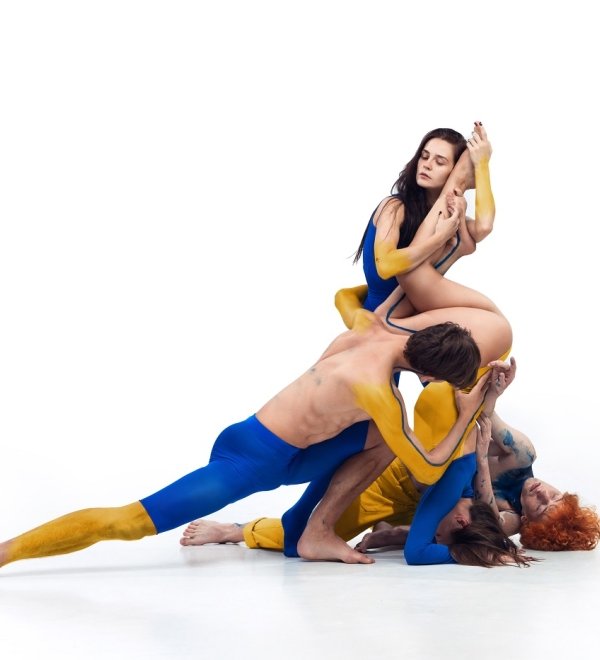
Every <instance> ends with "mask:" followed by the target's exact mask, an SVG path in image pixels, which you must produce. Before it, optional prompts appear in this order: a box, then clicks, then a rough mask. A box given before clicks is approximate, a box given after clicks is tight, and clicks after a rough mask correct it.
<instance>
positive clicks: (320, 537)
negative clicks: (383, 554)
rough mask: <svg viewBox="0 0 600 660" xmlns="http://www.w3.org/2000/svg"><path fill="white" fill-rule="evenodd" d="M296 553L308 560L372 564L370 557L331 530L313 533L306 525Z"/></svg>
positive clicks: (372, 560)
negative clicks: (354, 548) (353, 547)
mask: <svg viewBox="0 0 600 660" xmlns="http://www.w3.org/2000/svg"><path fill="white" fill-rule="evenodd" d="M298 554H299V555H300V557H302V559H308V560H310V561H343V562H344V563H345V564H373V563H375V560H374V559H373V558H372V557H368V556H367V555H363V554H361V553H360V552H357V551H356V550H353V549H352V548H351V547H350V546H349V545H348V544H347V543H345V542H344V541H342V539H341V538H340V537H339V536H336V534H335V533H334V532H333V531H330V532H321V533H318V534H317V533H314V532H311V530H310V529H309V528H308V527H307V528H306V529H305V530H304V534H302V536H301V537H300V540H299V541H298Z"/></svg>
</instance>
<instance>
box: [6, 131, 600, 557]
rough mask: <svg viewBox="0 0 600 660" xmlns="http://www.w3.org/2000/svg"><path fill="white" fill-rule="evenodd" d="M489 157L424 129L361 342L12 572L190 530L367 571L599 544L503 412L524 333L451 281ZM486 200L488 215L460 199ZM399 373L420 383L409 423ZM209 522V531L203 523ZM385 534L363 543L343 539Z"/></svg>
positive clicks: (72, 522)
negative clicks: (375, 551) (386, 548)
mask: <svg viewBox="0 0 600 660" xmlns="http://www.w3.org/2000/svg"><path fill="white" fill-rule="evenodd" d="M490 156H491V146H490V143H489V140H488V138H487V135H486V131H485V129H484V128H483V126H482V124H481V123H479V122H476V123H475V124H474V128H473V132H472V134H471V136H470V137H469V139H468V140H465V139H464V138H463V136H462V135H460V134H459V133H458V132H456V131H453V130H451V129H436V130H434V131H431V132H430V133H428V134H427V135H426V136H425V137H424V138H423V140H422V141H421V144H420V145H419V148H418V149H417V151H416V153H415V155H414V157H413V158H412V159H411V160H410V161H409V163H408V164H407V165H406V167H405V168H404V169H403V171H402V172H401V174H400V177H399V178H398V180H397V181H396V183H395V184H394V187H393V189H392V191H393V194H392V195H391V196H390V197H388V198H386V199H384V200H383V201H382V202H381V204H379V206H378V207H377V209H376V210H375V211H374V213H373V215H372V217H371V219H370V220H369V223H368V226H367V228H366V231H365V235H364V237H363V240H362V242H361V244H360V246H359V249H358V251H357V259H359V258H361V259H362V261H363V269H364V273H365V277H366V284H365V285H361V286H358V287H352V288H348V289H344V290H342V291H340V292H338V294H337V295H336V306H337V308H338V310H339V311H340V314H341V316H342V319H343V321H344V323H345V324H346V326H347V327H348V330H347V331H346V332H343V333H342V334H340V335H339V336H337V337H336V338H335V339H333V341H332V342H331V343H330V344H329V345H328V347H327V348H326V349H325V351H324V353H323V355H322V356H321V357H320V358H319V360H318V361H317V362H316V363H315V364H314V365H312V366H310V367H309V368H308V369H307V371H305V372H304V373H303V374H301V375H300V376H299V377H298V378H297V379H296V380H294V381H293V382H292V383H290V384H289V385H288V386H287V387H285V388H284V389H283V390H282V391H281V392H279V393H277V394H276V395H275V396H274V397H273V398H272V399H270V400H269V401H267V402H266V403H265V405H264V406H262V407H261V408H260V409H259V410H258V411H256V413H255V414H252V415H250V416H249V417H248V418H247V419H246V420H244V421H241V422H237V423H234V424H232V425H231V426H229V427H227V428H226V429H225V430H224V431H222V433H221V434H220V435H219V436H218V438H217V439H216V441H215V443H214V446H213V449H212V452H211V455H210V459H209V462H208V464H207V465H206V466H204V467H201V468H199V469H196V470H194V471H192V472H190V473H189V474H187V475H185V476H183V477H182V478H181V479H179V480H177V481H175V482H174V483H172V484H170V485H168V486H166V487H165V488H163V489H161V490H159V491H158V492H156V493H154V494H151V495H149V496H147V497H142V498H141V499H140V500H137V501H135V502H132V503H129V504H126V505H124V506H122V507H111V508H94V509H84V510H79V511H74V512H72V513H69V514H67V515H65V516H62V517H61V518H58V519H56V520H52V521H50V522H47V523H45V524H43V525H41V526H39V527H36V528H35V529H32V530H30V531H28V532H25V533H24V534H21V535H19V536H17V537H15V538H13V539H9V540H8V541H5V542H3V543H0V565H4V564H7V563H10V562H14V561H18V560H21V559H29V558H34V557H45V556H50V555H57V554H65V553H69V552H74V551H77V550H82V549H83V548H86V547H88V546H90V545H92V544H94V543H96V542H98V541H102V540H109V539H122V540H134V539H140V538H143V537H145V536H150V535H154V534H158V533H161V532H164V531H167V530H171V529H174V528H176V527H179V526H181V525H184V524H186V523H191V524H190V525H189V526H188V528H187V529H186V531H185V532H184V536H183V539H182V543H183V544H184V545H191V544H202V543H206V542H225V541H233V542H237V541H240V540H245V541H246V543H247V544H248V545H249V546H251V547H267V548H271V549H282V550H284V552H285V553H286V554H287V555H291V556H300V557H303V558H305V559H311V560H319V559H324V560H341V561H346V562H360V563H369V562H370V561H372V558H371V555H370V554H368V551H369V550H370V549H371V548H374V547H380V546H383V545H400V546H402V547H404V556H405V559H406V561H407V562H408V563H445V562H458V563H464V564H476V565H482V566H494V565H502V564H517V565H527V564H528V563H529V562H530V560H531V557H528V556H527V555H526V554H525V553H524V550H523V549H522V548H521V547H519V546H518V545H517V544H516V543H515V542H514V541H513V540H512V539H511V538H510V536H512V535H513V534H515V533H517V532H520V535H521V536H520V540H521V545H522V546H525V547H527V548H531V549H542V550H565V549H580V550H581V549H592V548H593V547H595V546H596V544H597V542H598V539H599V537H600V524H599V519H598V516H597V515H596V513H595V511H594V510H593V509H592V508H590V507H582V506H580V505H579V502H578V498H577V496H576V495H573V494H569V493H562V492H560V491H558V490H557V489H554V488H553V487H551V486H549V485H548V484H545V483H544V482H542V481H540V480H538V479H537V478H535V477H534V476H533V472H532V468H531V466H532V463H533V461H534V459H535V450H534V448H533V445H532V443H531V442H530V441H529V439H528V438H526V436H524V434H522V433H520V432H519V431H517V430H516V429H512V428H511V427H510V426H509V425H507V424H506V423H504V422H503V421H502V419H501V418H500V417H499V415H498V413H496V411H495V406H496V400H497V399H498V397H499V396H500V395H501V394H502V393H503V392H504V390H505V389H506V388H507V387H508V386H509V384H510V382H512V380H513V378H514V376H515V372H516V363H515V361H514V359H512V358H511V359H510V360H508V359H507V358H508V355H509V353H510V349H511V345H512V329H511V325H510V323H509V321H508V320H507V319H506V317H505V316H504V315H503V314H502V312H501V311H500V309H499V308H498V307H497V306H496V305H495V304H494V303H493V302H492V301H491V300H490V299H489V298H487V297H486V296H484V295H483V294H481V293H479V292H477V291H475V290H473V289H470V288H467V287H465V286H463V285H461V284H458V283H456V282H452V281H451V280H449V279H447V278H446V277H445V273H446V272H447V270H448V268H449V267H450V266H451V265H452V264H453V263H455V262H456V260H457V259H459V258H460V257H461V256H464V255H467V254H470V253H472V252H473V251H474V250H475V245H476V243H478V242H479V241H480V240H482V239H483V238H485V237H486V236H487V235H489V234H490V232H491V231H492V228H493V222H494V216H495V207H494V197H493V194H492V189H491V183H490V173H489V160H490ZM472 187H474V188H475V217H474V219H470V218H467V217H466V214H465V211H466V202H465V200H464V196H463V193H464V191H465V190H466V189H467V188H472ZM402 371H412V372H414V373H416V374H417V375H418V376H419V378H420V379H421V380H422V382H423V383H424V385H425V387H424V389H423V391H422V393H421V394H420V396H419V399H418V401H417V404H416V406H415V411H414V429H411V428H410V426H409V422H408V417H407V414H406V409H405V405H404V401H403V398H402V395H401V387H402V379H401V378H399V374H400V373H401V372H402ZM301 483H308V484H309V485H308V487H307V489H306V491H305V493H304V494H303V496H302V498H301V499H300V500H299V502H298V503H297V504H296V505H295V506H294V507H292V508H291V509H290V510H289V511H287V512H286V513H285V514H284V515H283V517H282V520H281V521H279V520H272V519H265V518H260V519H257V520H255V521H252V522H251V523H248V524H247V525H245V526H238V525H226V524H225V525H221V524H218V523H209V522H207V521H203V520H202V518H204V517H205V516H207V515H210V514H212V513H215V512H217V511H219V510H220V509H222V508H223V507H225V506H226V505H227V504H230V503H232V502H235V501H237V500H240V499H242V498H244V497H247V496H248V495H250V494H252V493H255V492H257V491H265V490H272V489H275V488H278V487H279V486H281V485H284V484H301ZM198 519H200V520H198ZM373 525H376V527H375V528H374V530H373V532H372V533H370V534H368V535H366V536H365V537H364V538H363V540H362V542H361V544H359V547H358V548H357V549H353V548H351V547H350V546H349V545H348V544H347V541H348V540H350V539H351V538H353V537H354V536H356V534H358V533H360V532H362V531H364V530H366V529H368V528H370V527H371V526H373Z"/></svg>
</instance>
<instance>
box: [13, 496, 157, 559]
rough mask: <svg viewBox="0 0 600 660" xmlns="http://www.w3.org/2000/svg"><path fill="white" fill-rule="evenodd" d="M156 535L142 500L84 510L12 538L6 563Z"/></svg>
mask: <svg viewBox="0 0 600 660" xmlns="http://www.w3.org/2000/svg"><path fill="white" fill-rule="evenodd" d="M153 534H156V528H155V527H154V524H153V522H152V520H151V519H150V516H149V515H148V513H147V512H146V509H144V507H143V506H142V504H141V503H140V502H134V503H133V504H128V505H126V506H122V507H115V508H103V509H82V510H81V511H75V512H73V513H69V514H67V515H66V516H62V517H61V518H56V520H51V521H50V522H47V523H45V524H44V525H41V526H40V527H36V528H35V529H32V530H31V531H29V532H25V534H21V535H20V536H17V537H15V538H14V539H12V540H10V541H9V542H8V544H7V550H6V556H5V561H4V563H6V564H8V563H9V562H12V561H18V560H19V559H32V558H33V557H50V556H52V555H62V554H66V553H68V552H76V551H77V550H83V549H84V548H87V547H88V546H90V545H93V544H94V543H97V542H98V541H109V540H122V541H134V540H137V539H141V538H143V537H144V536H151V535H153Z"/></svg>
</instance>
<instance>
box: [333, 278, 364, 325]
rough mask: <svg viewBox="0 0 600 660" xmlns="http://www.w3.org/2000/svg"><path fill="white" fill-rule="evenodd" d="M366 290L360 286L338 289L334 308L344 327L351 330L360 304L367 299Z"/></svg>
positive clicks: (360, 306) (360, 307) (362, 285)
mask: <svg viewBox="0 0 600 660" xmlns="http://www.w3.org/2000/svg"><path fill="white" fill-rule="evenodd" d="M367 293H368V288H367V285H366V284H361V285H359V286H355V287H352V288H346V289H340V290H339V291H338V292H337V293H336V294H335V306H336V309H337V311H338V312H339V314H340V316H341V317H342V321H343V322H344V325H345V326H346V327H347V328H348V329H349V330H351V329H352V326H353V325H354V319H355V316H356V312H357V311H358V310H359V309H362V303H363V301H364V299H365V298H366V297H367Z"/></svg>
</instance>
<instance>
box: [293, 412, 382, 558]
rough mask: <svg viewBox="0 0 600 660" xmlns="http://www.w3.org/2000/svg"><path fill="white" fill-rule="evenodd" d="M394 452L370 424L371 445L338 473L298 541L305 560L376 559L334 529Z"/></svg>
mask: <svg viewBox="0 0 600 660" xmlns="http://www.w3.org/2000/svg"><path fill="white" fill-rule="evenodd" d="M393 458H394V455H393V454H392V452H391V451H390V449H389V448H388V446H387V445H386V444H385V443H384V442H383V441H382V439H381V436H380V434H379V430H378V429H377V427H376V426H375V425H374V424H372V423H371V424H370V426H369V435H368V439H367V448H366V449H365V450H364V451H362V452H361V453H360V454H356V455H355V456H352V457H351V458H349V459H348V460H347V461H346V462H345V463H344V464H343V465H342V466H341V467H340V468H339V469H338V471H337V472H336V473H335V475H334V476H333V479H332V480H331V484H330V485H329V488H328V489H327V492H326V493H325V497H324V498H323V499H322V500H321V502H320V503H319V505H318V506H317V507H316V508H315V510H314V511H313V514H312V516H311V517H310V519H309V521H308V524H307V526H306V529H305V530H304V533H303V534H302V536H301V537H300V540H299V541H298V554H299V555H300V557H302V558H303V559H309V560H313V561H314V560H321V561H323V560H325V561H343V562H345V563H347V564H372V563H373V559H372V558H371V557H367V556H366V555H364V554H362V553H360V552H357V551H356V550H353V549H352V548H351V547H350V546H349V545H348V544H347V543H345V542H344V541H343V540H342V539H341V538H340V537H339V536H337V535H336V533H335V531H334V527H335V524H336V522H337V520H338V518H339V517H340V516H341V514H342V513H343V512H344V511H345V510H346V508H347V507H348V506H349V505H350V503H351V502H352V501H353V500H354V499H355V498H356V497H357V496H358V495H360V493H362V491H363V490H364V489H365V488H367V486H369V485H370V484H371V483H373V481H374V480H375V479H376V478H377V477H378V476H379V475H380V474H381V473H382V472H383V470H384V469H385V468H386V467H387V466H388V465H389V464H390V462H391V461H392V459H393Z"/></svg>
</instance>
